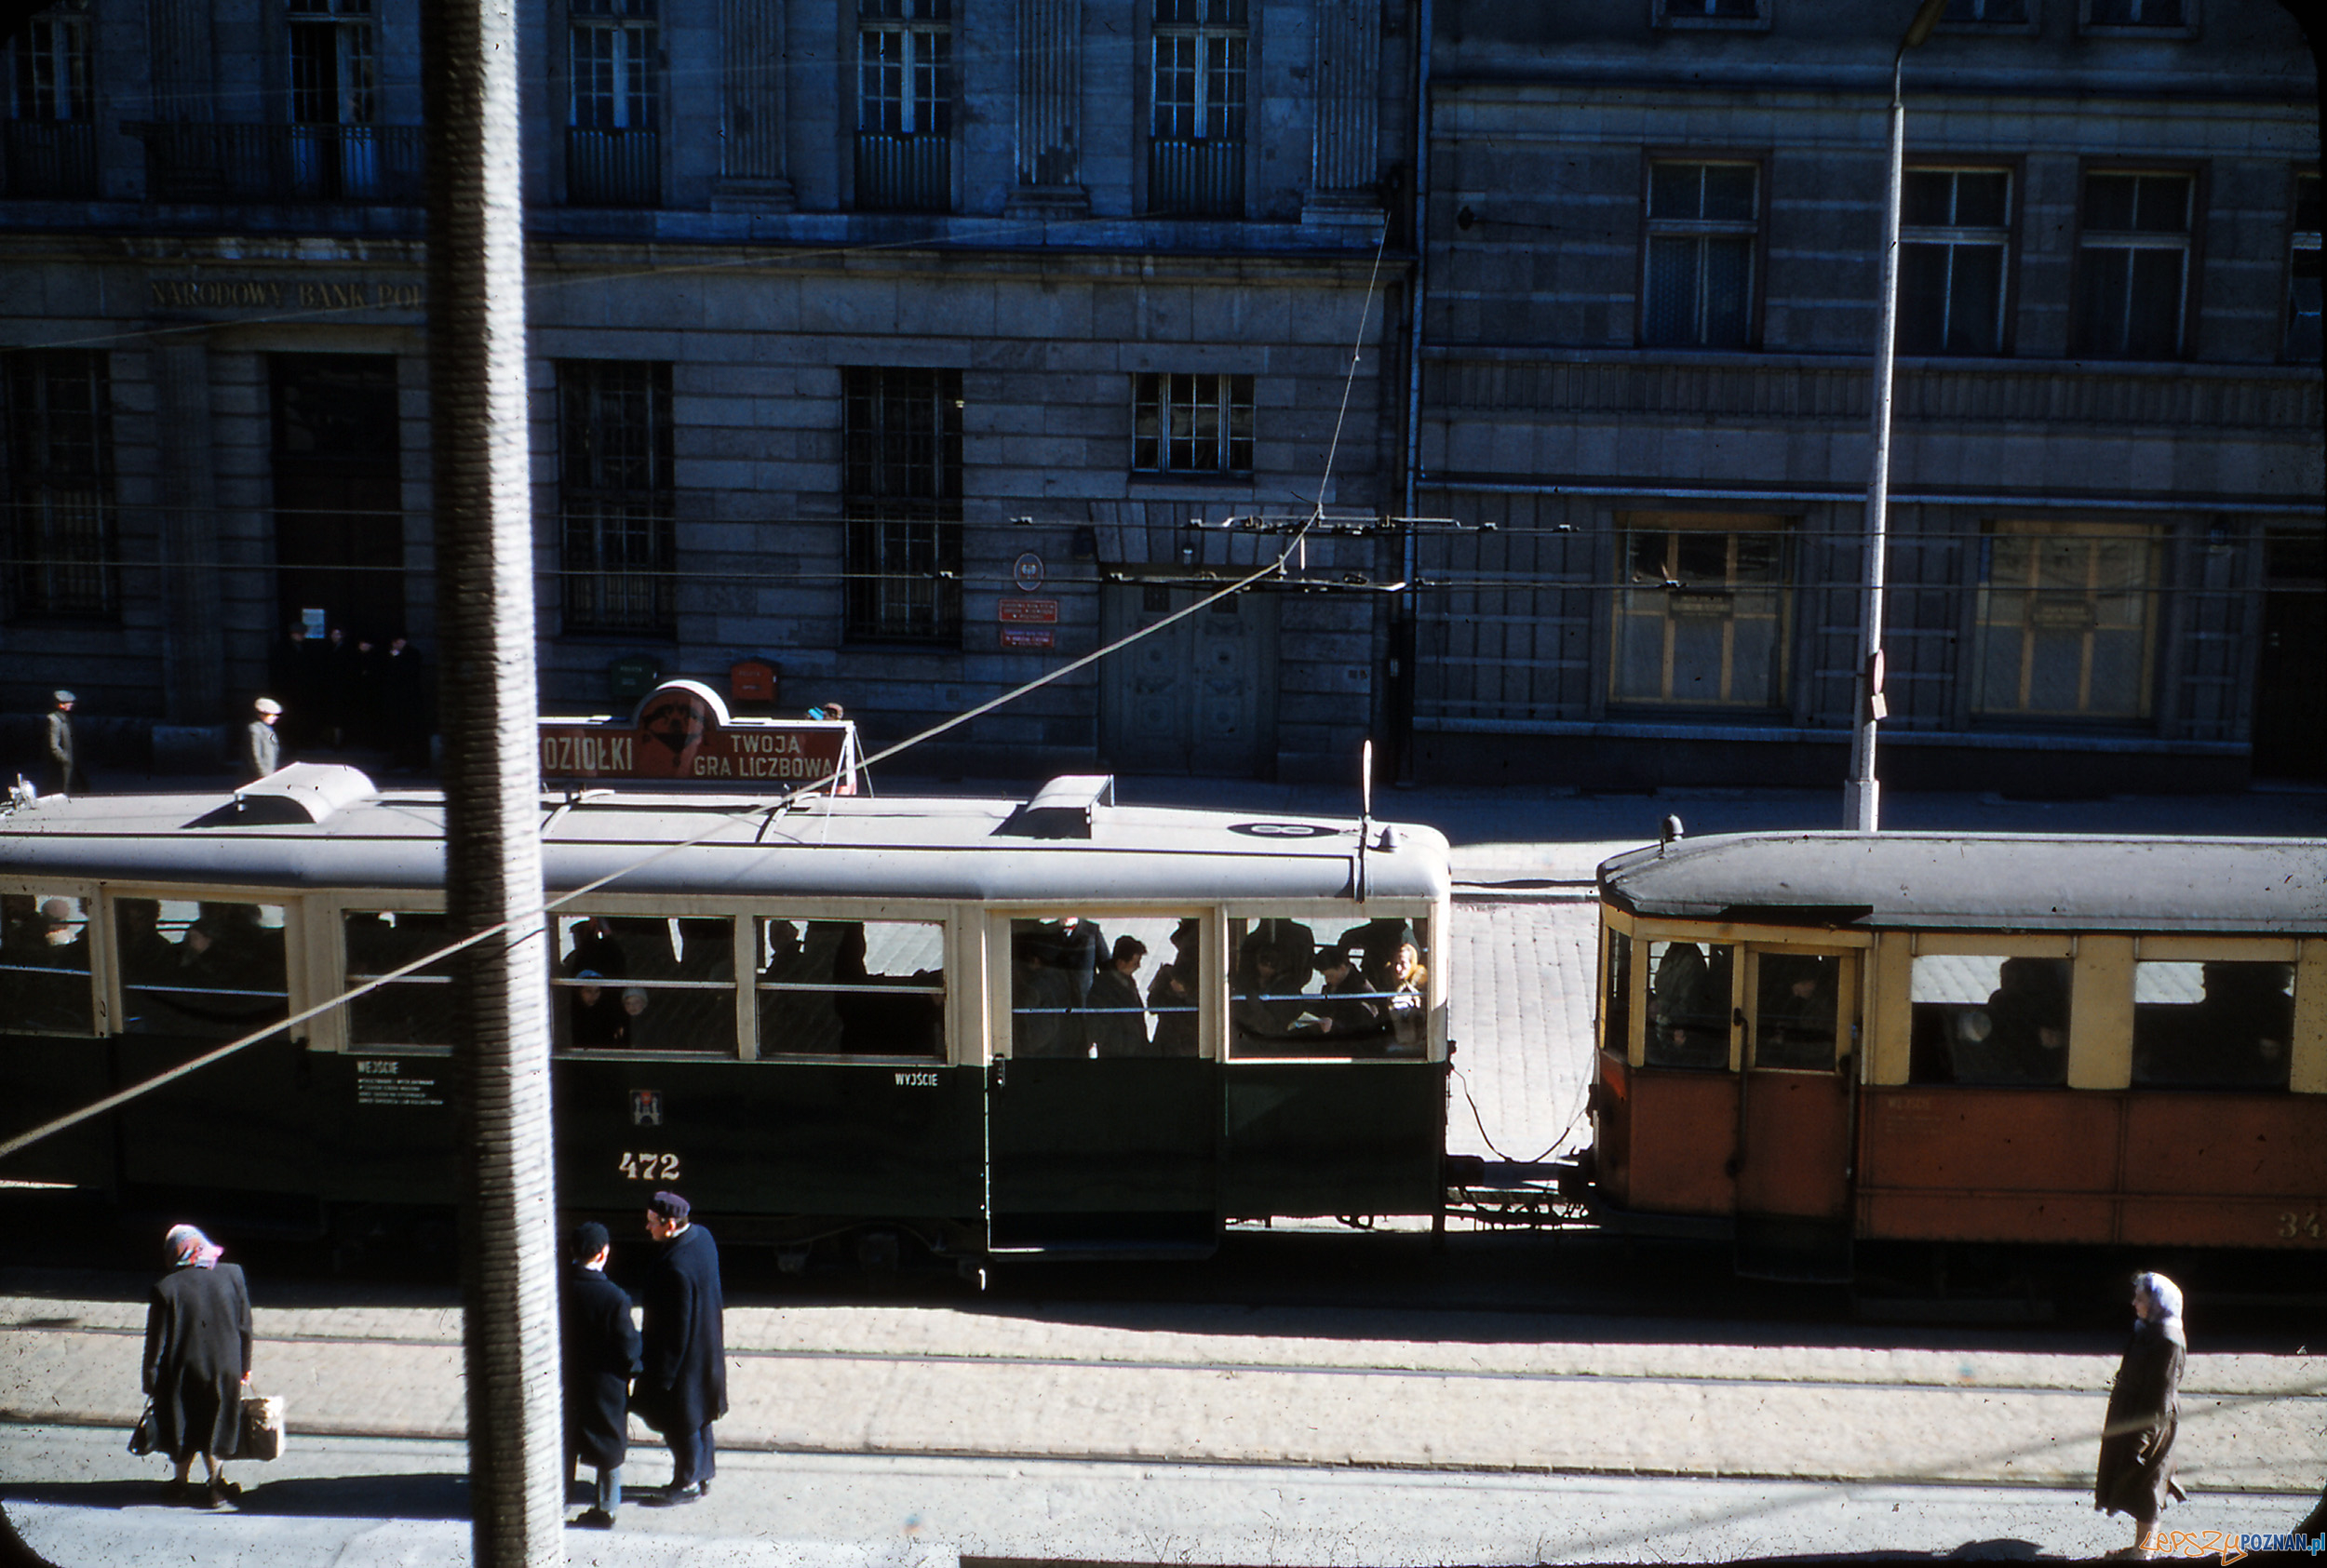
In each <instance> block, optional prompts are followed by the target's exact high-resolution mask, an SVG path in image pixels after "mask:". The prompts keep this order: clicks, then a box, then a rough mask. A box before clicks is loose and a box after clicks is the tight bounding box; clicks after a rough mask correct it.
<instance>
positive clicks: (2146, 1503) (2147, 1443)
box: [2092, 1274, 2189, 1558]
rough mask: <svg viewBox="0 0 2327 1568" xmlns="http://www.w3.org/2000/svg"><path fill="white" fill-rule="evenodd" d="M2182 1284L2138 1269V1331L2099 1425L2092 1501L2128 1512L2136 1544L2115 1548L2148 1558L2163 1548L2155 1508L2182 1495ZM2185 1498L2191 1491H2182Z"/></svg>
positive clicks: (2184, 1342)
mask: <svg viewBox="0 0 2327 1568" xmlns="http://www.w3.org/2000/svg"><path fill="white" fill-rule="evenodd" d="M2188 1353H2189V1339H2188V1337H2187V1336H2186V1334H2185V1333H2183V1332H2182V1291H2181V1287H2180V1286H2178V1285H2176V1284H2174V1282H2173V1281H2172V1280H2169V1279H2167V1278H2166V1277H2165V1276H2164V1275H2162V1274H2136V1275H2134V1276H2133V1336H2132V1338H2131V1339H2129V1340H2127V1341H2126V1342H2125V1358H2124V1360H2121V1361H2119V1363H2118V1367H2117V1381H2116V1382H2115V1383H2114V1384H2112V1385H2111V1386H2110V1387H2109V1409H2108V1414H2107V1415H2106V1416H2105V1417H2104V1419H2103V1425H2102V1427H2101V1463H2100V1466H2099V1469H2098V1473H2097V1475H2096V1476H2095V1479H2094V1481H2093V1486H2092V1506H2093V1507H2094V1508H2100V1509H2103V1510H2105V1511H2106V1512H2109V1513H2124V1514H2131V1515H2132V1518H2133V1544H2132V1546H2131V1547H2130V1548H2126V1549H2124V1550H2122V1551H2119V1552H2116V1553H2114V1554H2112V1555H2115V1556H2118V1557H2131V1558H2145V1557H2150V1556H2154V1555H2155V1554H2156V1552H2157V1549H2158V1540H2157V1536H2158V1516H2159V1514H2161V1513H2163V1512H2164V1511H2165V1504H2166V1499H2167V1498H2168V1497H2169V1496H2171V1497H2174V1498H2177V1499H2181V1498H2182V1497H2183V1494H2182V1489H2181V1487H2180V1486H2179V1485H2178V1484H2177V1483H2176V1482H2175V1481H2174V1480H2173V1438H2174V1435H2175V1433H2176V1432H2177V1431H2178V1430H2179V1428H2180V1426H2181V1408H2182V1394H2181V1390H2182V1363H2183V1360H2185V1358H2186V1356H2187V1355H2188ZM2184 1500H2186V1499H2184Z"/></svg>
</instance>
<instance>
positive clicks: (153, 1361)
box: [145, 1225, 250, 1508]
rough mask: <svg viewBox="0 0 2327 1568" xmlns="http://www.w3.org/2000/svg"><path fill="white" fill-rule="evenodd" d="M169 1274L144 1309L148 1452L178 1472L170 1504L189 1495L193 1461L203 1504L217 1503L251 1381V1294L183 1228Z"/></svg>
mask: <svg viewBox="0 0 2327 1568" xmlns="http://www.w3.org/2000/svg"><path fill="white" fill-rule="evenodd" d="M168 1243H169V1253H170V1261H171V1268H170V1272H168V1274H165V1275H163V1276H162V1278H161V1279H160V1280H157V1281H155V1285H154V1293H153V1296H152V1298H151V1299H150V1301H149V1302H148V1303H147V1306H146V1308H145V1392H146V1394H147V1395H148V1396H149V1397H150V1398H152V1400H153V1401H154V1447H155V1450H156V1451H157V1452H159V1453H162V1454H168V1455H169V1458H170V1461H171V1463H173V1464H175V1465H176V1466H177V1467H178V1473H177V1475H176V1477H175V1478H173V1479H172V1480H171V1481H170V1483H169V1488H168V1496H169V1498H170V1500H171V1501H172V1502H183V1501H187V1500H190V1499H191V1498H192V1496H193V1492H192V1489H191V1488H190V1487H189V1486H188V1485H187V1483H186V1478H187V1476H188V1474H189V1473H190V1472H191V1471H192V1470H193V1468H194V1456H195V1454H201V1455H202V1463H203V1465H204V1467H206V1468H207V1469H208V1471H209V1481H210V1484H209V1494H208V1502H209V1505H210V1506H211V1507H212V1508H218V1507H220V1506H222V1505H223V1504H224V1503H225V1502H226V1501H227V1500H228V1499H229V1498H231V1497H232V1496H233V1495H234V1494H235V1492H236V1491H237V1490H239V1489H238V1488H235V1487H233V1486H230V1485H228V1484H227V1481H226V1472H225V1469H224V1467H223V1466H222V1464H221V1461H222V1460H226V1459H231V1458H233V1457H234V1456H235V1454H237V1453H239V1452H241V1446H242V1445H241V1439H242V1388H243V1385H244V1384H246V1383H248V1382H249V1380H250V1292H249V1287H248V1286H247V1285H246V1284H245V1283H244V1281H243V1277H242V1269H241V1267H240V1266H237V1265H235V1264H231V1263H221V1262H220V1261H219V1253H220V1252H221V1249H220V1248H219V1247H217V1246H216V1245H214V1244H213V1243H212V1242H211V1240H210V1239H209V1238H208V1237H207V1236H205V1235H203V1234H202V1233H201V1232H200V1231H199V1230H196V1229H195V1227H194V1226H190V1225H182V1226H173V1227H172V1228H171V1229H170V1232H169V1238H168Z"/></svg>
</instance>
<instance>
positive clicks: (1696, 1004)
mask: <svg viewBox="0 0 2327 1568" xmlns="http://www.w3.org/2000/svg"><path fill="white" fill-rule="evenodd" d="M1736 951H1737V950H1736V949H1735V948H1734V947H1732V946H1730V945H1728V943H1726V942H1709V943H1706V944H1705V945H1702V946H1700V945H1697V944H1696V943H1694V942H1651V943H1649V944H1648V1040H1647V1042H1646V1044H1647V1051H1646V1054H1645V1055H1644V1057H1643V1060H1644V1061H1646V1062H1647V1064H1648V1065H1649V1066H1651V1067H1699V1068H1712V1069H1716V1070H1719V1069H1726V1068H1727V1067H1728V1065H1729V977H1730V975H1731V973H1732V972H1734V966H1735V962H1736Z"/></svg>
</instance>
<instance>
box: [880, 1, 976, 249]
mask: <svg viewBox="0 0 2327 1568" xmlns="http://www.w3.org/2000/svg"><path fill="white" fill-rule="evenodd" d="M856 205H857V206H858V207H859V208H871V209H883V210H889V211H912V212H944V211H947V210H948V209H950V208H952V206H953V0H858V5H857V30H856Z"/></svg>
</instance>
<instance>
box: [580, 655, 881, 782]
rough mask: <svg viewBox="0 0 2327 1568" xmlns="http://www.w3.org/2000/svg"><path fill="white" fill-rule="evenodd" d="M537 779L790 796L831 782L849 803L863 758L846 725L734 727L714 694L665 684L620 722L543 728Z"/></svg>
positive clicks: (787, 722) (757, 723)
mask: <svg viewBox="0 0 2327 1568" xmlns="http://www.w3.org/2000/svg"><path fill="white" fill-rule="evenodd" d="M541 749H542V778H543V779H544V780H545V781H548V780H552V779H556V780H568V779H644V780H657V781H671V780H681V779H683V780H688V781H691V782H700V783H719V784H786V785H792V786H798V785H800V784H816V783H820V782H822V781H824V780H826V779H834V780H836V781H837V782H836V783H835V784H834V785H833V793H834V794H835V795H854V794H855V793H856V774H857V769H858V768H859V766H861V764H862V762H863V758H864V753H863V752H862V751H861V750H859V749H858V747H857V744H856V726H855V725H854V723H853V722H851V721H850V720H847V719H806V718H736V717H733V716H731V715H730V714H729V713H728V711H727V704H725V703H723V702H721V701H720V696H719V693H718V692H716V691H714V690H711V689H710V688H709V687H707V686H704V685H702V684H700V683H699V682H696V681H692V680H666V681H665V682H664V683H663V684H662V685H660V686H658V687H656V688H655V689H654V690H652V691H650V692H648V693H647V694H646V695H645V696H644V697H642V698H640V699H639V706H638V709H637V711H636V712H634V713H633V714H632V715H631V717H630V718H629V720H628V722H626V723H625V721H623V720H621V719H619V718H613V717H603V718H545V719H543V720H542V721H541Z"/></svg>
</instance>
